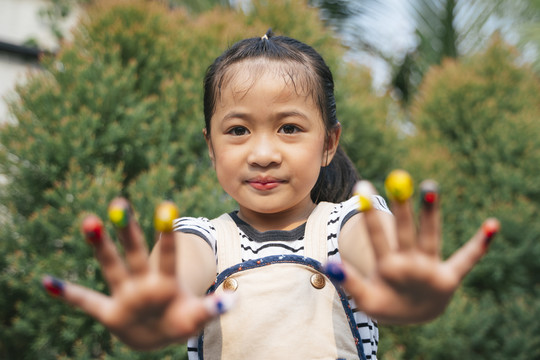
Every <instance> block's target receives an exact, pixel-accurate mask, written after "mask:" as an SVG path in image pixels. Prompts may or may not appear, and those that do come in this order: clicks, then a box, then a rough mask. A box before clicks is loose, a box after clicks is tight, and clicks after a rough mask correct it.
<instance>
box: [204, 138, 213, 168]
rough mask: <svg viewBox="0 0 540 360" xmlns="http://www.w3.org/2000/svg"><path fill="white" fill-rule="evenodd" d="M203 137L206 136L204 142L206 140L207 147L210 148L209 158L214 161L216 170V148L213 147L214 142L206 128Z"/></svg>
mask: <svg viewBox="0 0 540 360" xmlns="http://www.w3.org/2000/svg"><path fill="white" fill-rule="evenodd" d="M203 135H204V140H206V146H208V156H209V157H210V160H212V165H213V166H214V169H215V168H216V160H215V154H214V147H213V146H212V140H211V139H210V135H209V134H208V132H207V131H206V128H204V129H203Z"/></svg>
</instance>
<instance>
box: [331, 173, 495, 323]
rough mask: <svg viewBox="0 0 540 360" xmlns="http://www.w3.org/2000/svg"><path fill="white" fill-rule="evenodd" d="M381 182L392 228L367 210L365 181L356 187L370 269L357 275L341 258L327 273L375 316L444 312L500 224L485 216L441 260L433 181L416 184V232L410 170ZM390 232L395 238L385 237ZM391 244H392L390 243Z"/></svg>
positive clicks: (402, 318) (390, 319)
mask: <svg viewBox="0 0 540 360" xmlns="http://www.w3.org/2000/svg"><path fill="white" fill-rule="evenodd" d="M391 176H394V177H391ZM385 185H386V190H387V193H388V196H389V197H390V199H391V201H392V210H393V213H394V215H395V228H396V229H395V231H390V232H389V231H385V230H384V229H383V227H382V224H381V222H380V219H379V216H378V215H379V214H380V211H376V210H372V209H371V206H370V200H369V199H370V195H371V194H373V193H374V191H375V190H374V188H373V186H372V185H371V184H369V183H367V182H361V183H359V185H358V186H357V189H358V190H359V191H358V193H359V194H358V195H359V198H360V202H359V203H360V210H362V211H363V214H364V219H365V226H366V228H367V232H368V234H369V236H370V240H371V244H372V247H373V252H374V255H375V265H374V267H373V271H371V273H370V274H368V275H367V276H365V275H361V274H360V273H359V272H358V271H357V270H356V269H355V268H354V267H353V266H352V265H351V264H348V263H347V262H344V263H343V264H335V263H330V264H328V265H327V274H328V275H329V276H330V277H332V278H333V279H335V280H338V281H340V282H342V284H343V286H344V287H345V289H346V290H347V291H348V292H349V294H350V295H351V296H352V297H353V298H354V300H355V302H356V304H357V306H358V308H359V309H361V310H362V311H364V312H365V313H366V314H368V315H369V316H371V317H373V318H374V319H377V320H379V321H381V322H384V323H392V324H405V323H418V322H423V321H427V320H431V319H433V318H435V317H437V316H438V315H440V314H441V313H442V312H443V311H444V309H445V308H446V306H447V304H448V302H449V301H450V299H451V297H452V295H453V293H454V292H455V290H456V289H457V288H458V286H459V285H460V283H461V280H462V279H463V278H464V276H465V275H466V274H467V273H468V272H469V271H470V270H471V269H472V268H473V266H474V265H475V264H476V262H477V261H478V260H479V259H480V258H481V257H482V256H483V255H484V254H485V253H486V251H487V248H488V246H489V243H490V241H491V239H492V238H493V236H494V235H495V234H496V233H497V232H498V230H499V227H500V224H499V222H498V221H497V220H496V219H493V218H491V219H487V220H486V221H485V222H484V224H483V225H482V227H481V228H480V229H479V230H478V231H477V232H476V234H475V235H474V236H473V237H472V238H471V239H470V240H469V241H468V242H467V243H466V244H465V245H463V246H462V247H461V248H460V249H458V250H457V251H456V252H455V253H454V254H453V255H452V256H451V257H450V258H449V259H448V260H446V261H443V260H442V259H441V257H440V253H439V248H440V242H441V225H440V219H439V207H438V197H439V196H438V188H437V184H436V183H435V182H433V181H424V182H423V183H422V184H421V186H420V190H421V196H422V208H421V210H420V224H419V229H418V231H417V230H416V226H415V222H414V218H413V213H412V209H411V204H410V200H409V197H410V196H411V195H412V180H411V179H410V177H409V175H408V174H407V173H405V172H402V171H401V172H400V171H398V172H397V173H396V172H394V173H392V174H391V175H390V176H389V178H388V179H387V182H386V184H385ZM377 213H379V214H377ZM389 233H390V234H395V236H396V237H397V239H388V238H387V234H389ZM389 240H390V241H389ZM392 240H393V241H392ZM393 243H397V246H394V247H392V246H391V245H390V244H393Z"/></svg>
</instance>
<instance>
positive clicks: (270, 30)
mask: <svg viewBox="0 0 540 360" xmlns="http://www.w3.org/2000/svg"><path fill="white" fill-rule="evenodd" d="M273 35H274V33H273V32H272V28H269V29H268V30H267V31H266V34H264V35H263V36H261V41H264V40H269V39H270V38H271V37H272V36H273Z"/></svg>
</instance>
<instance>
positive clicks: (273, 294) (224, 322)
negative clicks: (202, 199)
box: [199, 203, 366, 360]
mask: <svg viewBox="0 0 540 360" xmlns="http://www.w3.org/2000/svg"><path fill="white" fill-rule="evenodd" d="M333 207H334V204H330V203H320V204H319V205H317V207H316V208H315V210H314V211H313V213H312V214H311V215H310V217H309V218H308V221H307V224H306V230H305V236H304V243H305V244H304V256H298V255H276V256H267V257H263V258H260V259H256V260H249V261H246V262H242V257H241V250H242V248H241V245H240V235H239V231H238V227H237V226H236V224H235V222H234V220H232V219H231V218H230V216H229V215H228V214H224V215H222V216H220V217H219V218H217V219H214V220H212V223H213V225H214V226H215V227H216V230H217V233H218V248H217V251H218V276H217V278H216V282H215V283H214V284H213V285H212V287H211V288H210V289H209V293H211V292H216V293H221V292H223V291H235V292H236V293H237V294H236V295H237V296H236V298H237V303H236V305H235V306H234V307H233V308H232V309H231V310H230V311H229V312H227V313H225V314H224V315H222V316H220V317H218V318H216V319H214V320H213V321H212V322H210V323H209V324H208V325H207V326H206V327H205V328H204V331H203V332H202V334H201V336H200V337H199V358H200V359H207V360H215V359H223V360H244V359H276V360H277V359H279V360H285V359H300V360H312V359H324V360H330V359H331V360H336V359H362V360H365V359H366V357H365V355H364V351H363V346H362V342H361V339H360V335H359V333H358V329H357V328H356V324H355V322H354V317H353V313H352V311H351V309H350V306H349V303H348V301H347V297H346V295H345V293H344V292H343V290H342V289H341V288H340V287H339V286H337V285H335V284H334V283H332V282H331V281H330V280H329V279H328V278H327V277H326V276H325V275H324V274H323V273H322V272H321V270H322V265H321V264H323V263H325V262H326V259H327V244H326V241H327V239H326V227H327V222H328V216H329V214H330V212H331V211H332V209H333Z"/></svg>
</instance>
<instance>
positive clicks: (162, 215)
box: [154, 201, 180, 232]
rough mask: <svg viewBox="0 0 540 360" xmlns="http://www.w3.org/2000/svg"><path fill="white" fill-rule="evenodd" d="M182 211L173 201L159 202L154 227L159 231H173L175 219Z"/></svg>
mask: <svg viewBox="0 0 540 360" xmlns="http://www.w3.org/2000/svg"><path fill="white" fill-rule="evenodd" d="M179 215H180V212H179V211H178V208H177V207H176V205H175V204H174V203H173V202H172V201H164V202H162V203H161V204H159V205H158V206H157V208H156V212H155V214H154V227H155V229H156V230H157V231H159V232H171V231H173V222H174V219H176V218H178V217H179Z"/></svg>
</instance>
